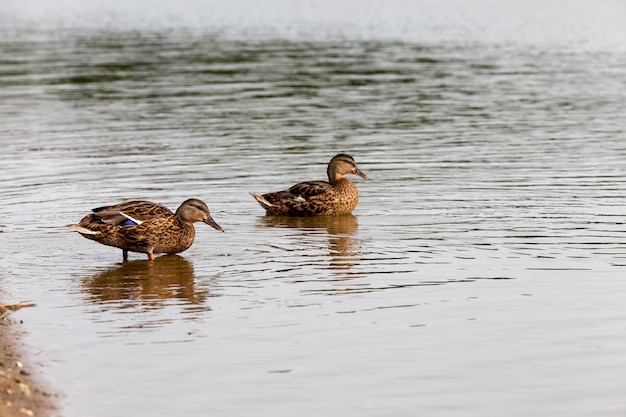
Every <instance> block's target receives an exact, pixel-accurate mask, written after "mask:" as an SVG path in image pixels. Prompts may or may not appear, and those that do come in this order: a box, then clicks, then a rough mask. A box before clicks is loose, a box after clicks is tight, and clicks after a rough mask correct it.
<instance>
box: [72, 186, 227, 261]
mask: <svg viewBox="0 0 626 417" xmlns="http://www.w3.org/2000/svg"><path fill="white" fill-rule="evenodd" d="M195 222H203V223H206V224H208V225H209V226H211V227H213V228H214V229H216V230H218V231H220V232H224V229H222V227H221V226H220V225H219V224H217V222H216V221H215V220H213V217H211V214H210V212H209V208H208V206H207V205H206V203H204V202H203V201H201V200H198V199H197V198H190V199H188V200H185V201H184V202H183V203H182V204H181V205H180V207H178V209H177V210H176V213H172V211H171V210H170V209H168V208H167V207H165V206H162V205H160V204H156V203H153V202H151V201H145V200H133V201H126V202H123V203H119V204H115V205H112V206H103V207H98V208H95V209H93V210H92V213H90V214H88V215H86V216H85V217H83V219H82V220H81V221H80V223H78V224H68V225H67V226H66V227H68V228H69V229H71V230H73V231H75V232H78V233H80V234H81V235H82V236H84V237H86V238H87V239H91V240H95V241H96V242H98V243H101V244H103V245H107V246H113V247H116V248H120V249H122V259H123V261H124V262H126V261H127V260H128V252H139V253H145V254H147V255H148V259H149V260H151V261H153V260H154V254H155V253H166V254H170V255H171V254H175V253H180V252H184V251H185V250H187V249H189V248H190V247H191V245H192V244H193V241H194V238H195V234H196V231H195V229H194V227H193V224H194V223H195Z"/></svg>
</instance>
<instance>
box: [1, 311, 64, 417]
mask: <svg viewBox="0 0 626 417" xmlns="http://www.w3.org/2000/svg"><path fill="white" fill-rule="evenodd" d="M23 335H24V330H23V329H22V328H21V323H19V322H16V321H15V320H14V319H13V318H11V317H10V316H7V317H5V318H4V319H2V320H0V417H14V416H20V417H23V416H57V415H59V414H58V408H57V406H56V400H57V398H58V394H56V393H54V392H53V391H51V390H50V389H48V388H47V387H46V386H45V384H44V383H43V381H42V378H41V375H40V371H39V370H38V369H37V367H38V365H37V364H36V363H35V362H34V361H33V359H32V357H29V355H28V354H27V353H26V352H27V351H28V347H27V346H26V345H25V344H24V343H23V342H22V336H23Z"/></svg>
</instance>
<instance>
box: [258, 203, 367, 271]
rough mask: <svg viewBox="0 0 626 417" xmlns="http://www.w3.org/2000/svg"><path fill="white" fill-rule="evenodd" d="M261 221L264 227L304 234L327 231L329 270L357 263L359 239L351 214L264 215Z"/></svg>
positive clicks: (347, 267)
mask: <svg viewBox="0 0 626 417" xmlns="http://www.w3.org/2000/svg"><path fill="white" fill-rule="evenodd" d="M261 223H262V224H263V225H264V226H265V227H289V228H296V229H300V230H302V231H303V232H304V234H306V235H309V234H311V233H319V232H320V231H323V232H325V233H327V234H328V255H329V258H330V262H329V269H330V270H335V271H346V270H349V269H350V268H352V267H353V266H355V265H357V264H358V262H359V260H360V258H359V240H358V239H357V238H356V236H355V235H356V232H357V229H358V227H359V224H358V222H357V218H356V217H355V216H353V215H352V214H347V215H343V216H314V217H290V216H264V217H262V218H261ZM347 278H348V277H346V278H345V279H347Z"/></svg>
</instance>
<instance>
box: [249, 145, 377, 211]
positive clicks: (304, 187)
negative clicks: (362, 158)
mask: <svg viewBox="0 0 626 417" xmlns="http://www.w3.org/2000/svg"><path fill="white" fill-rule="evenodd" d="M327 173H328V182H326V181H307V182H301V183H299V184H296V185H294V186H293V187H291V188H289V189H287V190H284V191H278V192H275V193H269V194H263V195H259V194H256V193H250V195H252V196H253V197H254V198H256V200H257V201H258V202H259V204H260V205H261V207H263V208H264V209H265V211H266V213H267V214H271V215H290V216H330V215H337V214H350V213H352V210H354V208H355V207H356V205H357V203H358V201H359V191H358V190H357V188H356V185H354V183H353V182H352V181H350V180H349V179H348V178H347V177H346V176H345V175H346V174H354V175H358V176H359V177H361V178H365V179H366V180H367V179H369V177H368V176H367V175H365V174H364V173H363V172H361V171H360V170H359V168H357V166H356V162H354V158H352V157H351V156H350V155H346V154H343V153H341V154H339V155H335V157H333V159H331V160H330V162H329V163H328V169H327Z"/></svg>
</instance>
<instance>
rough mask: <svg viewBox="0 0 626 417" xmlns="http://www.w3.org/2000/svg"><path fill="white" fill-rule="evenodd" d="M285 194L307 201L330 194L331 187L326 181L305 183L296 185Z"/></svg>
mask: <svg viewBox="0 0 626 417" xmlns="http://www.w3.org/2000/svg"><path fill="white" fill-rule="evenodd" d="M285 192H286V193H289V194H291V195H293V196H294V198H296V199H298V198H300V199H303V200H309V199H313V198H315V197H319V196H323V195H327V194H329V193H332V192H333V187H332V185H330V183H328V182H326V181H307V182H301V183H299V184H296V185H294V186H293V187H291V188H289V189H288V190H286V191H285Z"/></svg>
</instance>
